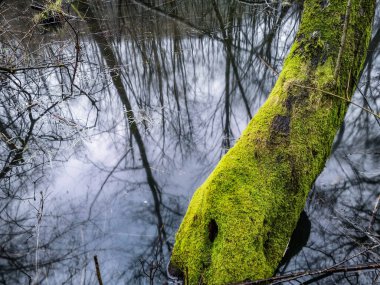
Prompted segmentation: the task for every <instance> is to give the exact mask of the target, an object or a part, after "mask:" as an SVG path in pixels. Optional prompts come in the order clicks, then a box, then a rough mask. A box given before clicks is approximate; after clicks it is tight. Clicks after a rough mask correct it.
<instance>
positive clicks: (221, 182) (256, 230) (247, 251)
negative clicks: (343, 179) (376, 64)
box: [169, 0, 375, 284]
mask: <svg viewBox="0 0 380 285" xmlns="http://www.w3.org/2000/svg"><path fill="white" fill-rule="evenodd" d="M374 10H375V1H374V0H348V1H347V0H344V1H343V0H330V1H320V0H305V3H304V11H303V16H302V20H301V24H300V28H299V31H298V33H297V36H296V40H295V42H294V44H293V46H292V48H291V51H290V54H289V55H288V57H287V59H286V61H285V64H284V67H283V70H282V72H281V74H280V76H279V78H278V81H277V83H276V85H275V87H274V88H273V90H272V92H271V94H270V96H269V98H268V100H267V101H266V103H265V104H264V105H263V106H262V107H261V108H260V110H259V111H258V113H257V114H256V115H255V116H254V118H253V119H252V120H251V122H250V123H249V125H248V127H247V128H246V130H245V131H244V132H243V134H242V136H241V138H240V139H239V141H238V142H237V143H236V145H235V146H234V147H233V148H232V149H231V150H230V151H229V152H228V153H227V154H226V155H225V156H224V157H223V158H222V159H221V161H220V162H219V164H218V165H217V167H216V168H215V170H214V171H213V173H212V174H211V175H210V176H209V178H208V179H207V180H206V181H205V182H204V184H203V185H202V186H201V187H200V188H199V189H198V190H197V191H196V192H195V194H194V196H193V198H192V200H191V202H190V205H189V208H188V210H187V213H186V215H185V217H184V220H183V222H182V224H181V226H180V228H179V230H178V233H177V235H176V242H175V246H174V249H173V253H172V257H171V262H170V265H169V271H170V272H171V273H172V274H176V275H182V276H183V277H184V280H185V283H186V284H228V283H230V282H234V281H243V280H247V279H251V280H254V279H260V278H267V277H270V276H271V275H272V274H273V272H274V271H275V269H276V267H277V265H278V264H279V262H280V260H281V258H282V256H283V254H284V251H285V248H286V245H287V243H288V241H289V238H290V236H291V234H292V231H293V229H294V228H295V226H296V223H297V219H298V217H299V216H300V213H301V211H302V209H303V207H304V205H305V201H306V197H307V194H308V192H309V190H310V189H311V186H312V184H313V183H314V181H315V179H316V177H317V176H318V175H319V173H320V172H321V171H322V169H323V167H324V165H325V161H326V159H327V158H328V156H329V154H330V151H331V146H332V142H333V140H334V136H335V134H336V132H337V130H338V129H339V127H340V126H341V124H342V122H343V119H344V115H345V112H346V109H347V103H346V102H345V101H344V100H342V99H341V98H337V97H335V96H332V95H331V94H328V93H326V92H330V93H332V94H335V95H338V96H340V97H343V98H346V99H349V98H350V97H351V95H352V93H353V90H354V82H355V81H356V80H357V79H358V76H359V74H360V70H361V68H362V66H363V62H364V60H365V56H366V49H367V46H368V43H369V40H370V36H371V28H372V21H373V14H374Z"/></svg>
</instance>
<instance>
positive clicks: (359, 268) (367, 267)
mask: <svg viewBox="0 0 380 285" xmlns="http://www.w3.org/2000/svg"><path fill="white" fill-rule="evenodd" d="M379 268H380V264H379V263H367V264H359V265H351V266H340V267H332V268H326V269H320V270H311V271H302V272H294V273H289V274H285V275H282V276H275V277H271V278H267V279H260V280H256V281H246V282H241V283H234V284H233V285H256V284H276V283H278V282H285V281H290V280H294V279H298V278H300V277H305V276H312V275H320V274H326V273H331V274H334V273H341V272H344V273H346V272H358V271H363V270H372V269H379ZM231 285H232V284H231Z"/></svg>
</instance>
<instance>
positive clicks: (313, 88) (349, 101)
mask: <svg viewBox="0 0 380 285" xmlns="http://www.w3.org/2000/svg"><path fill="white" fill-rule="evenodd" d="M293 85H294V86H297V87H301V88H305V89H310V90H315V91H319V92H322V93H324V94H326V95H330V96H333V97H336V98H339V99H342V100H343V101H346V102H348V103H351V104H352V105H354V106H356V107H359V108H360V109H362V110H363V111H366V112H367V113H369V114H371V115H373V116H375V117H376V118H378V119H380V116H379V115H378V114H376V113H375V112H373V111H371V110H370V109H368V108H366V107H363V106H360V105H359V104H357V103H355V102H352V101H351V100H350V99H347V98H345V97H342V96H339V95H336V94H334V93H332V92H329V91H325V90H322V89H319V88H315V87H309V86H304V85H301V84H297V83H293Z"/></svg>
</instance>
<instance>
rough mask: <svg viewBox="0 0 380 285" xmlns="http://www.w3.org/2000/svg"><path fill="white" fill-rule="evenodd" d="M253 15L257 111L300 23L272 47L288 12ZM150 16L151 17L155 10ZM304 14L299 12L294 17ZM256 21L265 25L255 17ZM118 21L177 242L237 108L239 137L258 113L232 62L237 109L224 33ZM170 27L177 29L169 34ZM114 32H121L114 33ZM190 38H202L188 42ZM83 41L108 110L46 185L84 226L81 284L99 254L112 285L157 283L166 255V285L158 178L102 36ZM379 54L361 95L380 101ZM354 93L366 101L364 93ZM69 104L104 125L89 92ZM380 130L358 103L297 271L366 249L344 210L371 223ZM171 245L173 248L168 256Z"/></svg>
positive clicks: (250, 70) (79, 233)
mask: <svg viewBox="0 0 380 285" xmlns="http://www.w3.org/2000/svg"><path fill="white" fill-rule="evenodd" d="M185 4H186V3H185ZM223 7H224V6H223ZM224 8H225V7H224ZM199 9H200V10H201V8H199ZM243 10H244V9H243ZM244 11H245V12H244V13H243V15H244V16H243V17H242V18H241V19H240V22H238V20H237V19H235V21H236V25H234V27H233V29H232V34H233V36H234V40H233V45H234V46H233V48H232V50H233V54H234V60H235V62H236V64H237V66H238V74H239V76H240V82H241V84H242V86H243V87H244V90H245V91H246V96H247V98H248V102H249V104H250V110H251V112H252V113H255V112H256V111H257V109H258V108H259V106H261V104H262V103H263V102H264V101H265V99H266V96H267V95H268V93H269V91H270V89H271V87H272V85H273V84H274V82H275V78H276V76H275V75H274V73H273V71H271V70H270V69H269V68H268V67H267V65H266V62H269V63H271V64H272V65H273V66H274V68H275V69H276V70H278V71H279V70H280V67H281V64H282V61H283V59H284V57H285V56H286V54H287V52H288V48H289V45H290V44H291V42H292V40H293V37H294V33H295V29H296V26H297V25H296V23H297V21H296V20H294V18H292V17H291V15H293V14H292V13H293V11H292V10H290V12H288V13H286V14H285V15H284V19H283V22H282V23H281V25H280V26H281V28H280V29H278V30H277V31H276V32H275V37H274V38H273V41H272V42H271V43H270V48H267V47H266V45H265V42H264V45H261V43H262V41H264V39H268V27H267V26H266V24H265V22H264V21H263V19H264V18H266V17H267V19H268V18H269V19H272V21H270V22H271V23H270V24H271V25H272V26H273V27H275V24H276V23H275V22H274V20H273V19H276V17H277V16H278V15H277V14H275V15H272V14H270V11H269V12H268V11H266V12H265V13H264V12H259V13H257V14H256V15H255V16H254V17H253V16H251V14H249V13H252V11H251V10H250V9H248V8H247V9H246V10H244ZM124 12H125V11H124ZM201 12H202V11H199V13H201ZM248 12H249V13H248ZM107 13H110V11H108V10H106V11H105V12H104V14H102V17H103V18H104V19H107ZM144 13H145V14H146V13H148V12H146V11H145V12H144ZM267 13H268V14H267ZM148 15H150V16H149V18H151V17H153V16H154V15H155V14H150V13H148ZM297 15H298V14H297V13H294V15H293V17H295V16H297ZM127 16H128V17H136V18H137V20H141V17H143V16H140V15H139V14H136V15H130V14H128V15H127ZM128 17H127V18H128ZM271 17H272V18H271ZM153 18H154V17H153ZM252 19H256V20H257V22H255V23H253V22H251V21H252ZM113 20H115V19H112V20H104V22H103V24H104V27H105V29H107V30H110V31H111V32H110V33H109V35H108V38H109V39H110V40H111V39H112V40H113V51H114V53H115V54H116V58H117V60H118V68H117V69H115V70H114V71H115V72H116V73H111V75H112V76H120V78H122V80H123V83H124V86H125V88H126V90H127V94H128V96H129V100H130V101H131V104H132V107H133V111H134V114H135V120H136V123H137V125H138V128H139V131H140V133H141V134H142V137H143V143H144V148H145V151H146V155H147V157H148V160H149V164H150V168H151V170H152V173H153V176H154V179H155V182H156V184H157V185H158V187H159V189H160V191H161V192H162V201H161V204H160V205H159V212H160V216H161V217H162V219H163V224H164V227H165V231H166V233H167V236H166V239H167V240H168V241H169V243H173V241H174V234H175V231H176V229H177V227H178V225H179V223H180V221H181V215H183V214H184V212H185V211H186V207H187V204H188V202H189V200H190V199H191V196H192V194H193V192H194V190H195V189H196V188H197V187H198V186H199V185H200V184H201V183H202V182H203V181H204V179H205V178H206V177H207V175H208V174H209V173H210V172H211V171H212V169H213V167H214V166H215V165H216V163H217V162H218V160H219V159H220V157H221V156H222V155H223V153H224V151H225V150H224V149H223V147H224V146H223V142H224V140H225V137H226V133H225V132H224V130H225V124H226V120H225V118H226V117H225V116H226V110H227V109H226V108H228V110H229V112H231V116H230V126H229V128H230V132H231V138H230V140H231V144H233V143H234V141H235V140H236V139H237V138H238V137H239V135H240V133H241V131H242V130H243V129H244V127H245V125H246V124H247V123H248V121H249V119H248V116H247V111H246V108H245V106H244V102H243V100H242V96H241V95H242V94H241V92H240V90H239V86H238V82H237V79H236V74H234V73H233V68H232V67H231V68H230V70H229V74H228V78H229V83H230V84H229V90H230V94H229V95H230V99H229V100H230V101H229V104H228V107H226V104H225V98H226V88H227V87H226V73H227V68H226V62H227V60H228V59H227V58H226V48H227V47H226V46H225V45H223V41H221V40H220V38H219V39H216V38H214V39H213V38H210V37H208V36H199V37H198V36H197V34H198V33H199V31H194V30H192V29H190V28H189V27H186V25H185V26H184V25H180V24H179V23H177V24H178V25H179V26H180V27H181V29H180V30H179V31H174V28H173V27H174V26H175V24H174V23H175V21H171V20H169V19H166V20H163V19H162V18H160V17H158V18H155V20H154V21H152V22H150V23H149V24H147V23H144V25H141V26H138V25H137V24H135V25H137V26H136V27H135V28H136V31H137V32H136V31H135V32H133V27H129V28H128V29H126V30H125V31H124V33H125V35H124V34H122V35H120V38H118V37H116V35H117V31H118V26H117V25H115V26H112V25H114V23H113ZM137 20H136V22H138V21H137ZM128 21H129V23H128V24H129V26H131V25H132V26H133V23H132V22H133V21H132V20H131V19H130V18H128ZM209 21H210V22H211V23H208V22H207V20H205V22H202V26H207V25H210V26H211V27H212V28H213V29H212V30H211V32H212V35H214V36H215V37H217V36H219V37H221V34H220V33H218V32H216V31H219V29H218V26H217V25H215V23H214V22H213V21H215V19H210V20H209ZM161 26H164V27H165V28H163V29H162V31H160V32H158V31H157V30H159V29H160V27H161ZM251 27H254V28H251ZM131 30H132V31H131ZM150 30H151V31H150ZM190 31H191V32H190ZM148 32H149V33H148ZM154 32H156V33H157V34H154ZM113 33H115V38H112V35H113ZM135 33H137V34H138V36H136V34H135ZM189 33H191V34H194V35H193V36H192V37H188V36H187V35H188V34H189ZM82 45H83V50H82V52H83V55H82V59H83V62H82V63H81V64H80V70H79V72H78V74H77V78H76V83H77V84H79V85H80V86H81V88H83V89H84V90H87V91H88V92H93V93H94V94H95V95H94V97H95V98H96V99H98V100H99V101H98V106H99V109H100V112H99V114H98V117H97V122H96V126H95V128H92V129H88V130H87V129H86V130H83V131H81V132H79V136H78V137H77V138H76V139H75V140H74V141H72V142H71V143H69V144H63V145H62V146H60V152H58V153H59V154H58V158H59V159H61V158H62V160H63V162H58V161H55V160H53V161H52V162H51V164H50V166H49V167H47V168H46V169H47V172H48V173H49V174H50V179H51V180H53V182H52V185H50V186H47V185H45V184H43V185H41V186H40V188H41V191H45V190H46V188H47V189H48V190H47V191H48V193H49V196H48V198H47V200H46V202H47V205H46V214H47V215H50V213H51V214H57V215H58V213H64V214H65V216H64V218H62V220H61V222H60V224H59V225H58V227H59V226H64V225H65V224H66V223H67V224H69V223H70V222H71V221H77V222H80V223H81V225H80V226H77V227H75V228H74V229H73V230H72V236H73V240H74V242H76V243H79V244H80V246H83V247H84V248H85V250H86V251H88V252H87V253H86V254H84V255H83V257H81V258H80V259H79V260H80V262H79V264H77V265H73V266H76V267H77V269H78V270H79V272H80V273H77V276H76V277H74V280H76V282H78V283H76V284H90V283H91V282H92V281H93V284H95V283H94V282H95V281H94V280H95V279H94V278H95V276H94V270H93V264H92V256H93V255H94V254H97V255H98V256H99V258H100V261H101V265H102V271H103V273H104V281H105V283H109V284H114V283H115V284H116V283H117V284H122V283H123V282H124V281H125V280H133V281H128V282H132V283H133V282H135V283H136V284H148V283H144V282H148V279H147V278H146V276H144V275H143V274H142V273H141V269H142V266H144V268H148V267H149V266H148V265H149V264H150V265H152V264H153V263H152V262H153V261H155V257H156V256H158V258H162V259H159V260H156V261H157V262H158V264H159V265H160V266H159V269H158V271H157V273H156V277H157V280H156V282H157V284H161V283H163V280H164V279H163V278H164V277H163V276H164V274H165V273H164V271H165V266H166V265H165V264H166V262H167V258H168V250H169V247H170V246H168V245H165V242H166V241H165V242H163V243H162V244H160V245H161V247H162V248H163V249H160V248H158V247H157V244H158V243H157V237H158V230H157V220H158V218H157V217H158V214H157V209H156V208H155V206H157V205H156V203H155V201H154V199H153V198H152V190H151V186H150V185H148V182H147V172H146V169H144V165H143V163H142V159H141V153H140V151H139V148H138V146H137V145H136V141H135V140H134V139H133V138H132V137H133V135H132V134H131V132H130V129H129V126H128V123H127V121H126V111H125V108H124V107H123V106H122V105H121V103H120V100H119V98H118V93H117V90H116V88H115V86H114V85H113V82H112V78H111V77H110V75H109V72H108V70H107V68H105V67H104V65H105V60H104V59H103V58H102V54H101V52H100V50H101V47H99V43H95V42H94V41H93V40H92V39H91V37H88V36H86V35H85V36H84V39H83V41H82ZM176 45H179V46H176ZM238 46H239V47H238ZM175 47H176V48H175ZM253 47H254V48H253ZM253 49H257V50H258V52H257V54H255V53H252V54H251V53H250V52H251V51H252V50H253ZM258 55H259V56H260V57H258ZM268 55H270V57H269V58H268ZM378 61H379V59H378V57H375V59H374V60H373V61H372V65H373V67H372V69H371V71H370V73H367V71H364V73H363V75H364V76H363V78H362V81H361V82H362V83H360V84H359V86H360V88H361V90H365V89H366V87H368V86H366V84H368V85H369V86H370V87H371V88H367V89H370V90H367V91H368V92H370V91H371V92H372V93H371V96H368V97H369V102H370V103H371V105H372V106H373V107H374V106H376V103H378V100H379V99H378V98H379V96H378V94H379V93H378V87H379V86H378V85H377V82H376V81H377V79H378V78H377V77H378V75H377V73H378V70H377V69H378V67H377V66H378V64H377V63H378ZM365 76H367V77H365ZM376 76H377V77H376ZM375 79H376V80H375ZM47 84H49V85H51V86H50V88H51V90H52V92H53V91H54V92H59V91H60V87H61V86H60V82H59V81H57V78H55V77H54V75H51V77H50V78H48V80H47ZM367 94H368V93H367ZM353 100H354V101H355V102H358V104H360V105H363V100H362V96H361V95H360V94H359V93H358V92H356V94H355V97H354V99H353ZM66 107H67V106H66ZM69 107H70V108H69V110H70V112H71V114H72V117H73V118H75V119H76V122H77V123H78V124H80V125H86V124H87V125H91V124H93V123H94V120H95V115H96V113H95V110H94V109H91V104H89V102H88V100H85V99H83V98H78V99H76V100H75V101H74V102H71V103H70V104H69ZM375 110H376V109H375ZM65 112H67V113H68V112H69V111H68V110H66V111H64V113H65ZM69 129H70V128H69ZM379 130H380V126H379V125H377V123H376V121H375V120H374V119H373V117H372V116H369V115H368V114H367V113H365V112H363V111H362V110H360V109H358V108H356V107H353V106H351V107H350V108H349V110H348V113H347V117H346V121H345V128H344V129H342V133H341V136H339V135H338V136H337V141H338V143H337V145H336V149H335V152H334V154H333V155H332V156H331V157H330V159H329V160H328V162H327V164H326V167H325V169H324V171H323V173H322V174H321V175H320V176H319V178H318V179H317V181H316V184H315V186H314V189H313V191H312V193H311V195H310V201H309V203H308V205H307V207H306V208H307V213H308V215H309V219H310V220H311V222H312V232H311V236H310V239H309V242H308V244H307V246H306V247H304V249H303V250H302V251H301V252H300V253H299V254H298V255H297V256H296V257H295V258H293V259H292V260H291V262H290V263H289V265H288V267H287V270H297V271H298V270H306V269H308V268H312V269H317V268H324V267H326V266H330V265H333V264H334V263H336V262H339V261H341V260H342V259H344V258H346V257H347V256H351V255H353V254H354V253H355V252H357V251H358V250H361V249H362V245H361V244H356V245H355V246H352V244H355V242H356V240H357V236H358V235H360V234H358V233H357V232H356V233H353V232H354V228H353V227H352V225H350V224H349V223H344V220H342V219H341V218H339V217H340V216H345V217H347V218H349V219H350V221H353V222H355V223H358V224H360V225H367V224H368V220H369V218H370V212H371V211H372V209H373V206H374V204H375V201H376V197H377V195H378V187H377V185H378V184H376V183H374V181H378V182H380V178H379V176H380V167H379V151H380V149H379V144H378V143H379V139H378V134H379ZM66 131H67V129H66ZM39 191H40V190H39V189H38V190H37V192H39ZM89 211H91V216H89ZM67 213H69V214H67ZM88 218H90V219H88ZM45 223H46V224H44V225H45V226H46V228H42V229H41V232H42V234H41V236H42V237H41V238H43V236H44V235H46V236H49V235H50V234H51V233H50V232H49V231H51V228H52V227H51V226H50V225H48V223H50V220H49V219H48V218H46V222H45ZM375 229H377V225H375ZM350 235H351V236H350ZM61 242H62V241H61ZM62 244H63V245H65V244H66V245H67V244H68V242H67V241H64V242H62ZM160 250H162V251H163V253H159V251H160ZM360 258H361V259H360ZM360 258H357V259H353V260H352V262H353V264H354V263H355V262H358V263H359V261H360V260H365V259H364V258H363V257H360ZM146 262H148V263H149V262H151V263H149V264H148V263H146ZM147 266H148V267H147ZM65 270H66V268H65V267H62V269H57V272H60V273H58V274H57V275H55V276H53V277H49V278H51V280H50V281H51V282H54V280H55V281H56V280H63V279H64V278H65V274H66V271H65ZM160 270H161V271H160ZM62 276H63V277H62ZM340 277H342V276H341V275H339V276H338V277H334V278H335V279H334V278H333V277H329V278H327V279H326V280H321V281H320V282H321V284H331V282H341V284H346V283H345V282H346V280H340V279H339V278H340ZM360 278H362V279H358V280H360V281H358V282H359V283H356V284H364V283H365V282H368V279H366V277H360ZM356 281H357V280H356ZM329 282H330V283H329ZM353 282H354V281H353ZM132 283H128V284H132Z"/></svg>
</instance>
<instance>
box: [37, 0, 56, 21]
mask: <svg viewBox="0 0 380 285" xmlns="http://www.w3.org/2000/svg"><path fill="white" fill-rule="evenodd" d="M54 13H56V14H61V13H62V0H56V1H55V2H53V1H51V2H50V3H48V4H47V5H45V9H44V11H42V12H41V13H38V14H36V15H35V16H34V17H33V21H34V22H35V23H36V24H38V23H41V22H43V21H44V20H46V19H47V18H49V17H51V15H52V14H54Z"/></svg>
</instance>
